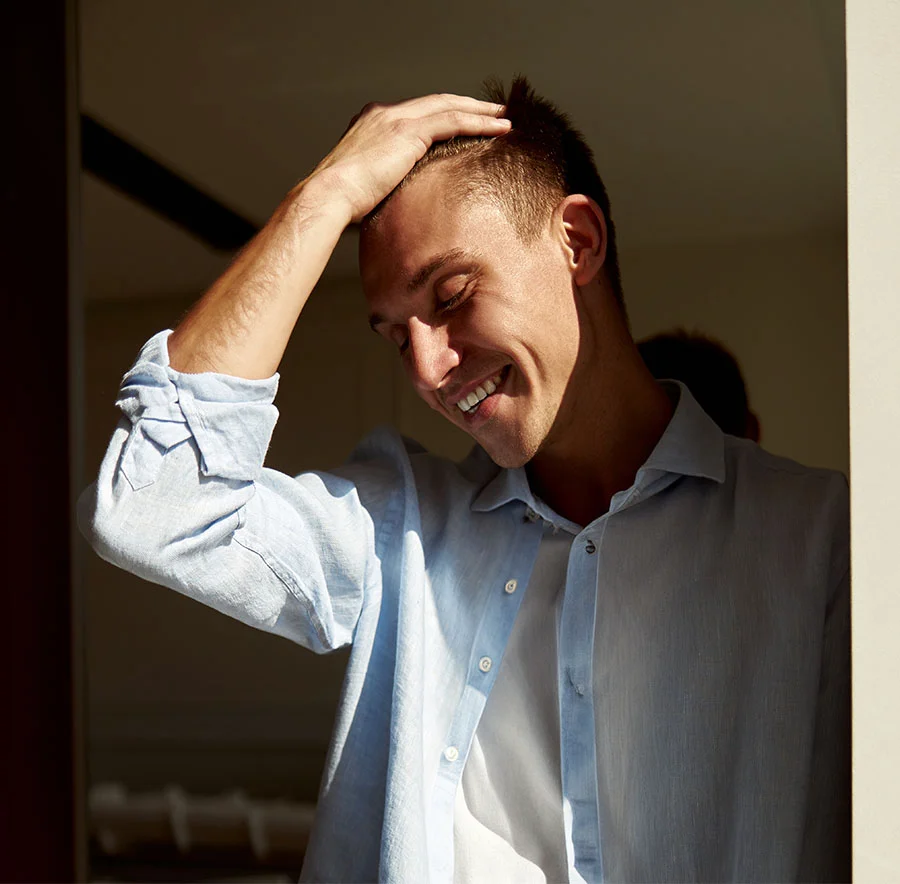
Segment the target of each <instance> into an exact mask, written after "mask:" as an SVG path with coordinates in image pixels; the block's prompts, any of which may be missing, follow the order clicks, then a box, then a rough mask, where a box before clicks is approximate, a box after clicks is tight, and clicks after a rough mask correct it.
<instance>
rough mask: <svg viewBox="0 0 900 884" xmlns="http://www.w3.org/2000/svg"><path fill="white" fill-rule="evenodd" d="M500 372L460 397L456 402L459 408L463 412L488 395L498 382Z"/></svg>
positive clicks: (469, 409)
mask: <svg viewBox="0 0 900 884" xmlns="http://www.w3.org/2000/svg"><path fill="white" fill-rule="evenodd" d="M502 374H503V372H499V373H498V374H496V375H494V377H492V378H491V379H490V380H488V381H484V382H483V383H482V384H480V385H479V386H478V387H476V388H475V389H474V390H473V391H472V392H471V393H469V395H468V396H464V397H463V398H462V399H460V400H459V402H457V403H456V404H457V405H458V406H459V410H460V411H463V412H466V411H471V410H472V409H473V408H474V407H475V406H476V405H477V404H478V403H479V402H481V400H482V399H484V398H485V397H487V396H490V395H491V393H493V392H494V391H495V390H496V389H497V387H498V385H499V384H500V377H501V375H502Z"/></svg>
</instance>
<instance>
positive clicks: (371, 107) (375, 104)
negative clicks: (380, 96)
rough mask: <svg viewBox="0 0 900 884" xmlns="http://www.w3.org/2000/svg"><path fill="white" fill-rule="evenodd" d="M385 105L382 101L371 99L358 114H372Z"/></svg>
mask: <svg viewBox="0 0 900 884" xmlns="http://www.w3.org/2000/svg"><path fill="white" fill-rule="evenodd" d="M382 107H384V105H383V104H382V103H381V102H380V101H370V102H369V103H368V104H365V105H363V108H362V110H361V111H360V112H359V113H358V114H357V116H359V117H361V116H363V115H366V114H372V113H374V112H375V111H377V110H380V109H381V108H382Z"/></svg>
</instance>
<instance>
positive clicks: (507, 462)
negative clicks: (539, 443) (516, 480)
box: [479, 441, 536, 470]
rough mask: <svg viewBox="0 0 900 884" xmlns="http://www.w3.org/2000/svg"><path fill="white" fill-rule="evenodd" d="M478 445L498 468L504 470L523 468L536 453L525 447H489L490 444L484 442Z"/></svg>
mask: <svg viewBox="0 0 900 884" xmlns="http://www.w3.org/2000/svg"><path fill="white" fill-rule="evenodd" d="M479 444H480V445H481V447H482V448H484V450H485V451H486V452H487V453H488V455H489V456H490V458H491V460H492V461H493V462H494V463H495V464H497V466H498V467H503V469H506V470H516V469H518V468H519V467H524V466H525V464H527V463H528V462H529V461H530V460H531V458H533V457H534V455H535V454H536V451H531V450H530V449H528V448H526V447H519V446H506V445H491V444H490V442H486V441H479Z"/></svg>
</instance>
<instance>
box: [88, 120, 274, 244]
mask: <svg viewBox="0 0 900 884" xmlns="http://www.w3.org/2000/svg"><path fill="white" fill-rule="evenodd" d="M81 155H82V167H83V168H84V169H85V171H87V172H90V173H92V174H93V175H96V176H97V177H98V178H100V179H101V180H102V181H105V182H106V183H107V184H109V185H110V186H112V187H114V188H116V189H117V190H120V191H122V192H123V193H125V194H127V195H128V196H130V197H132V198H133V199H135V200H137V201H138V202H139V203H141V204H142V205H144V206H146V207H147V208H148V209H151V210H152V211H154V212H157V213H158V214H160V215H162V216H163V217H165V218H167V219H168V220H169V221H171V222H172V223H174V224H177V225H178V226H179V227H181V228H183V229H184V230H186V231H187V232H188V233H190V234H192V235H193V236H195V237H198V238H199V239H201V240H203V241H204V242H206V243H207V244H208V245H210V246H212V247H213V248H214V249H219V250H220V251H223V252H233V251H235V250H237V249H239V248H241V247H242V246H243V245H244V244H245V243H247V242H248V241H249V240H250V239H252V237H253V236H254V235H255V234H256V233H257V232H258V231H259V227H258V226H257V225H255V224H253V223H252V222H250V221H248V220H247V219H246V218H243V217H242V216H241V215H239V214H238V213H237V212H235V211H233V210H232V209H229V208H228V206H225V205H223V204H222V203H220V202H219V201H218V200H217V199H215V198H213V197H211V196H209V195H208V194H206V193H204V192H203V191H202V190H200V188H198V187H197V186H196V185H194V184H191V183H190V182H189V181H186V180H185V179H184V178H182V177H181V176H179V175H176V174H175V173H174V172H172V171H171V170H170V169H167V168H166V167H165V166H163V165H162V164H161V163H159V162H157V161H156V160H155V159H153V158H152V157H150V156H148V155H147V154H145V153H144V152H143V151H142V150H139V149H138V148H136V147H135V146H134V145H132V144H129V143H128V142H127V141H125V139H124V138H122V137H121V136H120V135H117V134H116V133H115V132H113V131H111V130H110V129H108V128H107V127H106V126H104V125H103V124H102V123H99V122H97V120H95V119H94V118H93V117H90V116H88V115H87V114H82V115H81Z"/></svg>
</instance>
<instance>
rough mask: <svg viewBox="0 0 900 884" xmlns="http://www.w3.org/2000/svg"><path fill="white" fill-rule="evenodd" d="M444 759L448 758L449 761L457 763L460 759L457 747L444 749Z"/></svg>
mask: <svg viewBox="0 0 900 884" xmlns="http://www.w3.org/2000/svg"><path fill="white" fill-rule="evenodd" d="M444 758H446V759H447V761H456V759H457V758H459V749H457V748H456V746H448V747H447V748H446V749H444Z"/></svg>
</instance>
